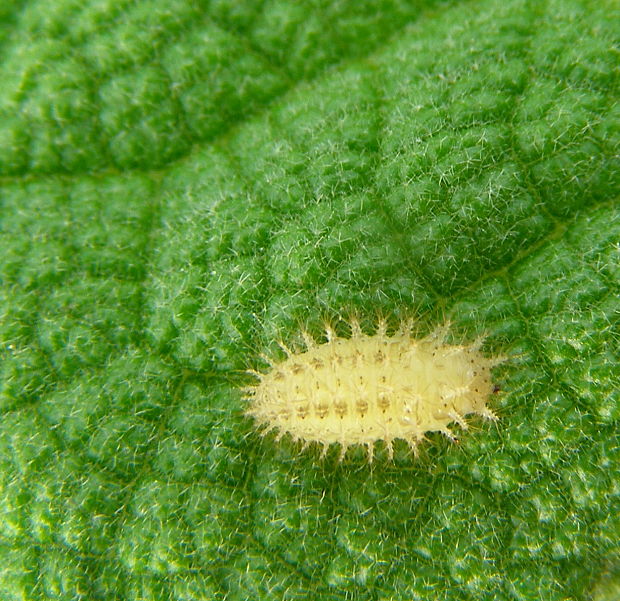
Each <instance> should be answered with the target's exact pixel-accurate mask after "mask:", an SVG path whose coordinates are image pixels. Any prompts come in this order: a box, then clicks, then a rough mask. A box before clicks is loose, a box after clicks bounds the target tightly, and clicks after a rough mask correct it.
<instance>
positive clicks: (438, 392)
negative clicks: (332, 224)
mask: <svg viewBox="0 0 620 601" xmlns="http://www.w3.org/2000/svg"><path fill="white" fill-rule="evenodd" d="M350 325H351V337H350V338H339V337H337V336H335V334H334V332H333V331H332V329H331V328H328V329H327V339H328V340H327V342H326V343H325V344H316V342H315V341H314V340H313V339H312V338H311V337H310V336H309V335H308V334H305V333H304V340H305V343H306V348H305V349H304V350H303V351H302V352H299V353H293V352H291V351H289V350H288V349H285V350H286V351H287V358H286V359H285V360H284V361H282V362H280V363H273V364H272V368H271V370H270V371H268V372H267V373H259V372H253V373H254V375H255V376H257V377H258V378H259V382H258V384H257V385H255V386H251V387H248V388H247V389H246V390H247V391H248V398H249V400H250V406H249V409H248V411H247V414H248V415H250V416H252V417H254V418H255V420H256V422H257V424H258V426H259V427H264V428H265V432H269V431H271V430H277V431H278V433H279V437H281V436H282V435H284V434H286V433H288V434H290V435H291V436H292V438H293V440H295V441H297V440H301V441H303V442H304V443H305V445H307V444H310V443H313V442H315V443H319V444H322V445H323V451H324V452H326V451H327V449H328V447H329V445H330V444H332V443H337V444H340V446H341V449H340V452H341V454H340V457H341V458H342V457H343V456H344V454H345V453H346V450H347V448H348V447H349V446H351V445H355V444H363V445H366V447H367V449H368V456H369V459H370V460H371V461H372V457H373V450H374V443H375V442H376V441H378V440H382V441H383V442H384V443H385V445H386V447H387V449H388V453H389V456H390V457H391V456H392V443H393V441H394V440H395V439H398V438H400V439H403V440H405V441H406V442H407V443H408V444H409V446H410V447H411V448H412V449H413V450H414V451H415V450H416V446H417V444H418V443H419V442H420V441H421V440H423V439H424V435H425V433H426V432H432V431H440V432H442V433H444V434H445V435H446V436H448V437H450V438H454V437H453V435H452V432H451V430H450V428H449V424H450V423H451V422H456V423H458V424H459V425H460V426H461V427H463V428H466V427H467V423H466V422H465V419H464V418H465V416H466V415H468V414H472V413H476V414H479V415H482V416H483V417H485V418H488V419H495V415H494V414H493V412H492V411H491V410H490V409H489V408H488V407H487V404H486V401H487V399H488V397H489V395H490V394H491V393H492V392H493V383H492V381H491V367H492V366H493V365H496V364H497V363H499V362H501V359H490V358H487V357H485V356H483V355H482V353H481V352H480V351H479V347H480V341H477V342H475V343H472V344H470V345H447V344H445V343H444V337H445V334H446V332H447V327H444V328H440V329H439V330H437V331H436V332H434V333H433V334H431V335H430V336H427V337H425V338H421V339H415V338H413V337H412V336H411V332H410V331H411V327H410V324H405V323H404V324H401V327H400V329H399V330H398V331H397V332H396V333H395V334H394V335H393V336H388V335H387V332H386V324H385V322H383V321H381V322H380V323H379V327H378V329H377V331H376V333H375V334H374V335H372V336H369V335H366V334H364V333H363V332H362V330H361V328H360V326H359V324H358V322H357V321H356V320H352V321H351V324H350Z"/></svg>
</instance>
